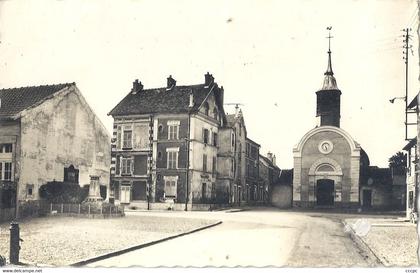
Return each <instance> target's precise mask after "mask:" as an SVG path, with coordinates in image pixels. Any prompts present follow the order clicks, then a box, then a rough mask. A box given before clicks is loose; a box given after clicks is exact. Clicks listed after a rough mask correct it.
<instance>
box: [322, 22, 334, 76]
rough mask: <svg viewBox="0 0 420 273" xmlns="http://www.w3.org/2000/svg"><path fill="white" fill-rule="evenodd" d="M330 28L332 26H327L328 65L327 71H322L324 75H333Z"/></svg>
mask: <svg viewBox="0 0 420 273" xmlns="http://www.w3.org/2000/svg"><path fill="white" fill-rule="evenodd" d="M331 29H332V27H331V26H330V27H327V30H328V37H327V39H328V67H327V71H326V72H325V73H324V75H334V72H333V71H332V65H331V39H332V38H333V36H331Z"/></svg>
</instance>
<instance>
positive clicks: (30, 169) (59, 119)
mask: <svg viewBox="0 0 420 273" xmlns="http://www.w3.org/2000/svg"><path fill="white" fill-rule="evenodd" d="M109 141H110V135H109V133H108V132H107V130H106V129H105V127H104V126H103V124H102V123H101V121H100V120H99V118H98V117H97V116H96V115H95V113H94V112H93V110H92V109H91V108H90V106H89V105H88V104H87V102H86V100H85V99H84V97H83V96H82V94H81V93H80V91H79V89H78V88H77V86H76V84H75V83H66V84H57V85H43V86H30V87H21V88H11V89H1V90H0V196H1V201H2V202H1V207H13V206H14V205H15V202H16V196H17V198H18V200H19V202H25V201H33V200H39V199H40V197H39V191H38V190H39V187H40V186H41V185H43V184H45V183H47V182H49V181H53V180H56V181H66V182H73V183H78V184H80V185H88V184H89V182H90V178H89V176H90V175H96V176H99V177H100V183H101V185H103V186H104V187H107V188H109V187H108V185H109V165H110V146H109ZM16 193H17V194H16ZM1 207H0V208H1Z"/></svg>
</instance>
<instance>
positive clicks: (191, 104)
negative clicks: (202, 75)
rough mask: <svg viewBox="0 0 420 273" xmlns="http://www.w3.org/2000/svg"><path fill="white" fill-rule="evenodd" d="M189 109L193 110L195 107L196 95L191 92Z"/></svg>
mask: <svg viewBox="0 0 420 273" xmlns="http://www.w3.org/2000/svg"><path fill="white" fill-rule="evenodd" d="M188 107H189V108H193V107H194V94H193V92H192V91H191V92H190V104H189V105H188Z"/></svg>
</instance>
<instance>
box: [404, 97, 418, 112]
mask: <svg viewBox="0 0 420 273" xmlns="http://www.w3.org/2000/svg"><path fill="white" fill-rule="evenodd" d="M418 97H419V94H417V95H416V96H415V97H414V99H413V100H412V101H411V102H410V104H409V105H407V109H413V108H416V107H417V106H418V105H419V102H418Z"/></svg>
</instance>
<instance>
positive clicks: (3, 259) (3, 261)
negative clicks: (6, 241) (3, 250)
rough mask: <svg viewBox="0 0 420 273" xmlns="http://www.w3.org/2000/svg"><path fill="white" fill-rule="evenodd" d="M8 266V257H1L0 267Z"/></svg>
mask: <svg viewBox="0 0 420 273" xmlns="http://www.w3.org/2000/svg"><path fill="white" fill-rule="evenodd" d="M5 265H6V257H3V256H1V255H0V266H5Z"/></svg>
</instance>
